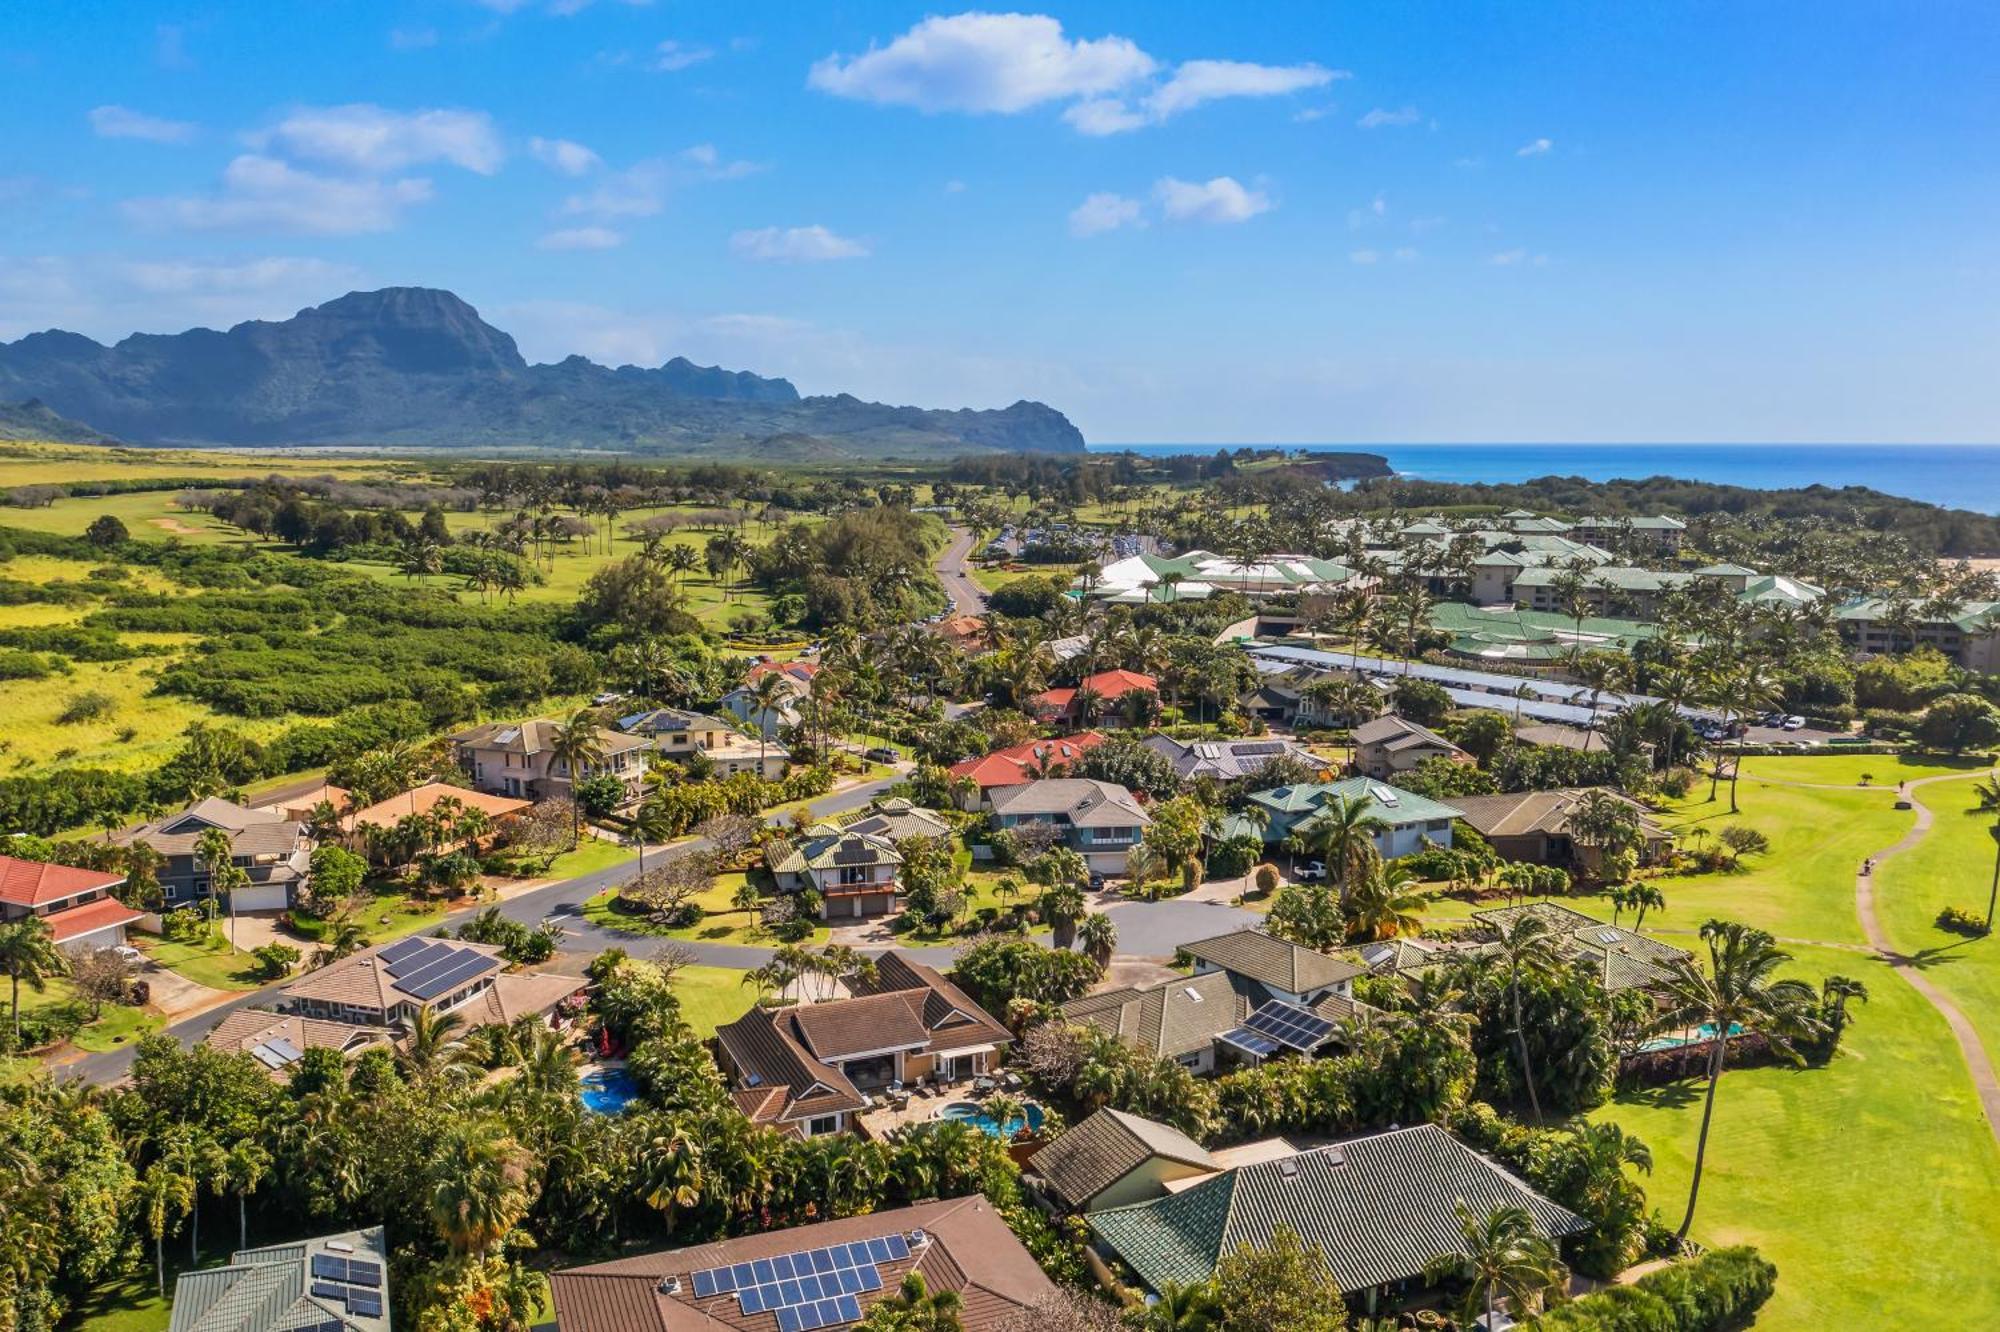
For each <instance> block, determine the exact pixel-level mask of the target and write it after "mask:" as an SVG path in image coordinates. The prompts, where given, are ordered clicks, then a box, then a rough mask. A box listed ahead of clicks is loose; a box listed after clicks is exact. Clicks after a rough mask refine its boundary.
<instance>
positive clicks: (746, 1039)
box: [715, 952, 1013, 1137]
mask: <svg viewBox="0 0 2000 1332" xmlns="http://www.w3.org/2000/svg"><path fill="white" fill-rule="evenodd" d="M850 988H851V989H853V990H854V991H855V993H854V994H853V996H852V997H850V998H846V999H829V1000H827V1001H825V1002H823V1003H817V1004H800V1005H794V1006H791V1007H786V1008H752V1009H751V1010H750V1011H749V1012H748V1013H746V1014H744V1015H743V1016H742V1017H740V1018H738V1019H737V1020H736V1021H734V1022H731V1023H728V1024H726V1025H724V1026H722V1027H719V1028H717V1029H716V1033H715V1040H716V1052H717V1057H718V1059H719V1061H720V1063H721V1065H722V1070H723V1072H724V1073H725V1074H726V1075H727V1076H728V1078H729V1080H730V1083H731V1086H732V1088H733V1091H732V1095H733V1096H734V1098H735V1100H736V1104H737V1107H738V1108H739V1109H741V1110H742V1111H743V1113H744V1114H746V1115H748V1116H749V1117H750V1119H751V1120H753V1121H754V1122H756V1123H759V1124H771V1125H774V1126H776V1127H777V1128H779V1129H782V1130H784V1131H786V1132H789V1133H793V1134H796V1135H797V1136H799V1137H815V1136H818V1135H819V1134H822V1133H838V1132H840V1131H842V1130H843V1129H846V1128H847V1127H849V1124H850V1122H851V1118H852V1116H854V1115H856V1114H858V1113H860V1112H861V1111H862V1110H864V1109H866V1108H868V1106H869V1105H870V1104H872V1094H874V1093H878V1092H882V1091H886V1090H889V1089H891V1088H892V1087H895V1086H903V1085H912V1084H915V1083H918V1082H932V1083H955V1082H964V1081H967V1080H969V1079H971V1078H974V1077H978V1076H981V1075H983V1074H984V1073H986V1072H987V1071H988V1070H989V1069H990V1068H993V1067H996V1066H997V1065H998V1063H999V1056H1000V1051H1001V1050H1003V1049H1004V1048H1005V1047H1006V1046H1007V1045H1008V1044H1009V1042H1011V1041H1012V1040H1013V1037H1012V1036H1011V1035H1010V1034H1009V1033H1008V1031H1007V1028H1005V1027H1004V1026H1002V1025H1001V1024H1000V1023H999V1022H998V1021H996V1020H995V1019H994V1018H993V1017H992V1016H991V1015H990V1014H988V1013H987V1012H986V1011H985V1010H984V1009H982V1008H980V1007H979V1005H977V1004H975V1003H973V1002H972V1000H971V999H970V998H969V997H968V996H967V995H966V993H965V992H964V991H963V990H961V989H959V988H958V987H957V986H956V985H953V984H952V983H951V982H950V981H948V980H946V979H945V978H944V977H943V976H942V975H940V974H939V973H938V972H937V971H935V970H933V969H932V968H930V967H927V966H924V965H923V964H921V963H919V962H914V961H912V960H910V959H909V958H908V957H906V956H905V955H903V954H901V953H895V952H891V953H885V954H883V955H882V956H881V957H879V958H877V959H876V962H875V976H874V979H872V980H868V981H862V980H859V979H857V980H856V981H854V982H853V983H852V984H851V985H850Z"/></svg>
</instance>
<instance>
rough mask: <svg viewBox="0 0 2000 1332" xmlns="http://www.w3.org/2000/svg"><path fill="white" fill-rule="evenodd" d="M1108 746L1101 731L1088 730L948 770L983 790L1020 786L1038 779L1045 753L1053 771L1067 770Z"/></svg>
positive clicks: (1017, 747) (997, 752) (968, 761)
mask: <svg viewBox="0 0 2000 1332" xmlns="http://www.w3.org/2000/svg"><path fill="white" fill-rule="evenodd" d="M1103 743H1104V736H1103V735H1102V734H1100V733H1099V732H1097V731H1084V732H1082V733H1080V734H1077V735H1070V736H1064V737H1063V738H1062V739H1060V740H1030V741H1028V742H1027V743H1026V744H1020V745H1009V746H1007V748H1005V749H996V750H994V751H993V752H992V753H991V754H988V755H987V756H986V757H985V758H973V759H965V760H963V761H961V762H958V763H954V764H952V765H951V767H950V768H949V769H948V770H947V771H949V772H950V773H951V775H952V776H954V777H970V778H971V779H972V780H973V781H975V782H977V783H979V787H980V789H981V790H985V789H986V788H988V787H993V786H1018V785H1020V784H1021V783H1022V782H1031V781H1033V780H1034V779H1035V764H1036V762H1037V761H1038V760H1039V759H1040V758H1041V756H1042V754H1044V753H1047V754H1048V756H1049V772H1050V774H1051V775H1054V774H1055V773H1058V772H1064V771H1067V770H1068V768H1069V765H1070V764H1071V763H1074V762H1075V761H1076V760H1077V759H1078V758H1080V757H1082V756H1083V754H1084V752H1085V751H1087V750H1090V749H1094V748H1096V747H1097V746H1098V745H1101V744H1103Z"/></svg>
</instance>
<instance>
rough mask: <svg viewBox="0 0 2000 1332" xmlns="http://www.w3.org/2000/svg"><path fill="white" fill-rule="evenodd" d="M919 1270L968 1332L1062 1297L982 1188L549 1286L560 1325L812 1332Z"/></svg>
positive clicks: (1007, 1321)
mask: <svg viewBox="0 0 2000 1332" xmlns="http://www.w3.org/2000/svg"><path fill="white" fill-rule="evenodd" d="M912 1273H919V1274H921V1275H922V1277H923V1280H924V1284H925V1286H926V1287H927V1288H928V1289H930V1290H932V1291H934V1292H937V1293H940V1294H946V1293H948V1294H951V1295H955V1296H957V1297H958V1310H957V1317H956V1322H957V1325H959V1326H960V1327H962V1328H963V1329H964V1332H999V1330H1000V1329H1001V1328H1002V1327H1013V1326H1018V1325H1021V1324H1020V1321H1019V1320H1020V1319H1021V1318H1022V1317H1023V1316H1024V1315H1025V1314H1026V1313H1027V1311H1028V1310H1030V1309H1032V1308H1034V1307H1035V1306H1036V1305H1038V1304H1041V1303H1042V1302H1044V1301H1046V1300H1049V1299H1052V1298H1053V1297H1054V1296H1055V1294H1056V1287H1055V1284H1054V1283H1053V1282H1051V1281H1050V1280H1049V1278H1048V1276H1047V1275H1046V1274H1045V1273H1044V1272H1043V1271H1042V1269H1041V1265H1040V1264H1039V1263H1037V1262H1036V1261H1035V1258H1034V1256H1033V1255H1032V1254H1030V1253H1029V1252H1028V1251H1027V1249H1025V1248H1023V1247H1022V1245H1021V1241H1020V1240H1018V1239H1016V1238H1015V1237H1014V1232H1013V1230H1012V1229H1011V1228H1010V1227H1009V1226H1008V1225H1007V1222H1006V1220H1005V1219H1004V1218H1003V1217H1002V1216H1001V1215H1000V1214H999V1213H998V1212H997V1211H995V1210H994V1208H993V1204H992V1203H990V1202H988V1201H987V1200H986V1198H985V1197H984V1195H982V1194H978V1193H973V1194H968V1195H967V1196H965V1197H962V1198H946V1199H942V1200H939V1201H935V1202H922V1203H916V1204H913V1205H912V1206H909V1207H896V1208H890V1209H888V1210H886V1211H880V1212H869V1213H867V1214H865V1215H862V1216H850V1217H843V1218H840V1219H839V1220H834V1221H816V1222H810V1223H808V1224H805V1225H799V1226H790V1227H786V1228H784V1229H780V1230H765V1231H758V1232H755V1233H752V1234H747V1235H739V1236H737V1237H736V1238H734V1239H725V1240H716V1241H712V1242H710V1243H707V1244H701V1245H696V1246H694V1247H692V1248H685V1249H667V1250H662V1251H659V1252H655V1253H648V1254H641V1255H639V1256H636V1257H631V1258H614V1259H612V1260H611V1261H610V1262H604V1263H594V1264H592V1265H590V1266H588V1267H572V1268H569V1269H567V1270H564V1271H559V1272H552V1273H550V1275H549V1294H550V1297H551V1299H552V1300H553V1302H554V1304H555V1324H554V1325H555V1326H558V1327H560V1328H561V1329H562V1332H802V1330H803V1329H807V1328H817V1327H842V1326H846V1325H849V1324H852V1323H854V1322H857V1321H858V1320H860V1319H861V1318H863V1317H865V1316H866V1314H867V1311H868V1310H869V1309H870V1308H871V1307H873V1305H874V1304H875V1302H876V1301H877V1300H880V1299H882V1298H884V1297H885V1296H888V1295H893V1294H894V1293H896V1291H898V1290H899V1289H901V1287H902V1285H903V1282H904V1280H905V1279H906V1278H908V1277H909V1276H910V1275H911V1274H912ZM814 1297H817V1298H814Z"/></svg>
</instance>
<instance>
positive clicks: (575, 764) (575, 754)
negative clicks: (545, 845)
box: [549, 708, 604, 841]
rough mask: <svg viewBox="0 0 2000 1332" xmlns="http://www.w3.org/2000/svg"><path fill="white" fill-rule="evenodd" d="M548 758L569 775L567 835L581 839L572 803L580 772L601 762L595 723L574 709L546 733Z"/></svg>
mask: <svg viewBox="0 0 2000 1332" xmlns="http://www.w3.org/2000/svg"><path fill="white" fill-rule="evenodd" d="M549 758H550V759H551V760H553V761H554V762H556V763H559V764H561V765H562V768H563V771H565V772H567V773H568V774H569V787H570V810H569V813H570V836H571V837H572V838H575V839H577V840H579V841H580V840H581V839H582V837H583V810H582V807H581V806H579V805H578V804H577V803H576V785H577V783H578V782H580V781H582V780H583V776H584V771H585V769H587V768H590V767H593V766H595V765H596V764H600V763H602V762H604V737H603V736H601V735H599V734H598V733H597V720H596V719H595V718H594V717H592V716H591V715H590V712H589V710H588V709H586V708H578V709H577V710H576V711H575V712H572V713H571V714H570V716H569V720H568V721H566V722H563V723H562V724H560V725H559V726H557V727H556V728H555V729H554V730H553V731H552V732H550V734H549Z"/></svg>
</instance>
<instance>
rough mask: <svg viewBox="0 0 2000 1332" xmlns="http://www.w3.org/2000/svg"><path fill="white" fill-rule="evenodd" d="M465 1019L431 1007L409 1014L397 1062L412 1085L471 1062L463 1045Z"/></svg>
mask: <svg viewBox="0 0 2000 1332" xmlns="http://www.w3.org/2000/svg"><path fill="white" fill-rule="evenodd" d="M464 1031H465V1016H464V1015H463V1014H461V1013H446V1012H442V1011H440V1010H438V1009H434V1008H419V1009H417V1011H416V1012H415V1013H414V1014H412V1015H411V1017H410V1020H409V1022H408V1024H407V1029H406V1031H405V1034H404V1036H403V1051H402V1056H401V1059H400V1060H399V1062H400V1063H401V1064H402V1066H403V1071H404V1072H405V1073H406V1074H407V1075H408V1076H409V1078H410V1080H411V1081H413V1082H428V1081H429V1080H430V1079H431V1078H433V1077H435V1076H436V1075H438V1074H440V1073H443V1072H445V1071H446V1070H448V1069H452V1068H459V1067H463V1066H464V1065H465V1064H467V1063H468V1062H470V1060H471V1058H472V1051H471V1050H470V1049H469V1048H468V1047H467V1046H466V1044H465V1039H464V1035H463V1033H464Z"/></svg>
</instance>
